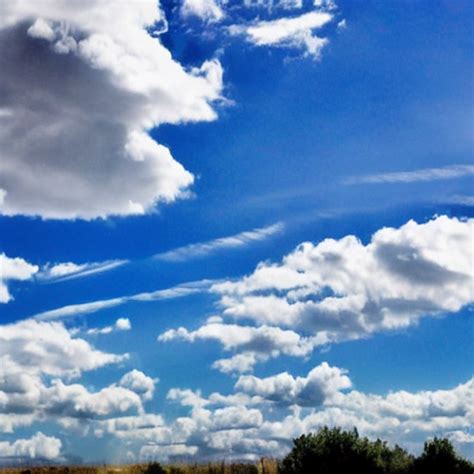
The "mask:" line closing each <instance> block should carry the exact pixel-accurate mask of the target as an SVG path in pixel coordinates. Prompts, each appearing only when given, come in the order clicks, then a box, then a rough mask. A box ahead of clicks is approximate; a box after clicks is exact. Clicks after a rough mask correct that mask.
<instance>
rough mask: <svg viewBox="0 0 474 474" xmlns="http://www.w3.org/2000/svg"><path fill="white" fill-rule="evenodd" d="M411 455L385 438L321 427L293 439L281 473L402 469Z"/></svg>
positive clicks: (373, 472)
mask: <svg viewBox="0 0 474 474" xmlns="http://www.w3.org/2000/svg"><path fill="white" fill-rule="evenodd" d="M412 462H413V459H412V458H411V456H409V455H408V454H407V453H406V452H405V451H404V450H403V449H401V448H400V447H398V446H396V447H395V448H394V449H393V450H392V449H390V447H389V446H388V445H387V443H386V442H384V441H381V440H377V441H369V440H368V439H367V438H361V437H360V436H359V433H358V432H357V430H356V429H355V428H354V430H352V431H343V430H341V429H340V428H332V429H330V428H327V427H324V428H322V429H320V430H319V431H318V432H317V433H315V434H309V435H303V436H300V437H299V438H297V439H295V440H293V449H292V450H291V452H290V453H289V454H288V456H286V458H284V459H283V461H282V462H281V464H280V468H279V472H280V474H330V473H331V474H332V473H335V472H348V473H349V472H354V473H359V472H360V473H364V474H379V473H380V474H386V473H387V474H388V473H404V472H407V470H408V468H409V467H410V466H411V463H412Z"/></svg>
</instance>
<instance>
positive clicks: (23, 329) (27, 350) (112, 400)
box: [0, 320, 155, 432]
mask: <svg viewBox="0 0 474 474" xmlns="http://www.w3.org/2000/svg"><path fill="white" fill-rule="evenodd" d="M126 358H127V354H124V355H116V354H110V353H106V352H102V351H100V350H98V349H95V348H94V347H92V346H91V345H90V344H89V343H88V342H87V341H85V340H83V339H80V338H74V337H72V335H71V333H70V332H69V331H67V329H66V328H65V327H64V326H63V325H62V324H61V323H45V322H38V321H33V320H26V321H20V322H17V323H13V324H9V325H3V326H0V431H3V432H13V431H14V430H15V429H16V428H17V427H20V426H30V425H31V424H33V423H34V422H41V421H46V420H52V421H56V422H58V423H60V424H61V425H62V426H64V427H65V428H77V427H81V425H83V426H84V427H85V428H87V426H86V425H85V423H86V422H89V421H90V420H95V419H97V418H102V417H110V416H117V415H120V414H128V413H138V414H141V413H143V405H142V401H143V400H148V399H150V398H151V397H152V395H153V389H154V383H155V381H154V380H153V379H151V378H149V377H147V376H146V375H145V374H143V373H142V372H139V371H131V372H129V373H128V374H125V375H124V376H123V377H122V379H121V380H120V382H119V383H118V384H112V385H109V386H107V387H104V388H102V389H100V390H98V391H91V390H90V389H88V388H86V387H85V386H84V385H82V384H80V383H74V384H70V383H65V382H63V380H62V379H61V377H62V378H66V379H69V378H71V377H79V376H80V375H81V374H82V372H84V371H91V370H95V369H98V368H100V367H103V366H105V365H108V364H117V363H119V362H122V361H124V360H125V359H126Z"/></svg>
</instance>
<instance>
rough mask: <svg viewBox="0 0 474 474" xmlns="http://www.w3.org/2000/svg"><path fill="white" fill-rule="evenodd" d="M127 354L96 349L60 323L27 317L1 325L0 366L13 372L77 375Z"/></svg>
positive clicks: (112, 362)
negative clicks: (73, 334) (26, 318)
mask: <svg viewBox="0 0 474 474" xmlns="http://www.w3.org/2000/svg"><path fill="white" fill-rule="evenodd" d="M127 357H128V356H127V355H126V354H125V355H117V354H111V353H107V352H102V351H99V350H97V349H95V348H94V347H93V346H91V345H90V344H89V343H88V342H87V341H85V340H84V339H80V338H74V337H72V336H71V334H70V333H69V331H68V330H67V329H66V328H65V327H64V326H63V324H61V323H59V322H40V321H34V320H31V319H28V320H24V321H19V322H16V323H11V324H5V325H0V367H2V368H3V369H5V370H6V369H7V368H9V370H10V371H14V372H16V373H29V374H40V373H42V374H45V375H49V376H53V377H54V376H64V377H77V376H79V375H80V374H81V373H82V372H83V371H89V370H94V369H97V368H99V367H103V366H105V365H109V364H117V363H119V362H122V361H124V360H126V359H127Z"/></svg>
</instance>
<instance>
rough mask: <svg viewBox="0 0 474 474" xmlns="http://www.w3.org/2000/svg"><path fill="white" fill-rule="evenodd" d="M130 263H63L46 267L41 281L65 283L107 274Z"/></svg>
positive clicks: (42, 270)
mask: <svg viewBox="0 0 474 474" xmlns="http://www.w3.org/2000/svg"><path fill="white" fill-rule="evenodd" d="M126 263H128V260H106V261H104V262H92V263H81V264H77V263H74V262H63V263H57V264H54V265H51V264H49V265H45V266H44V267H43V268H42V269H41V271H40V272H39V273H38V275H37V277H38V279H39V280H45V281H53V282H56V281H64V280H72V279H75V278H82V277H86V276H89V275H94V274H96V273H102V272H107V271H109V270H113V269H114V268H117V267H120V266H122V265H124V264H126Z"/></svg>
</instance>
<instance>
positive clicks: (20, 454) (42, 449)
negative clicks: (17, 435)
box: [0, 432, 62, 460]
mask: <svg viewBox="0 0 474 474" xmlns="http://www.w3.org/2000/svg"><path fill="white" fill-rule="evenodd" d="M61 447H62V443H61V440H59V439H58V438H55V437H54V436H46V435H44V434H43V433H41V432H38V433H36V434H35V435H34V436H32V437H31V438H30V439H17V440H16V441H14V442H12V443H9V442H8V441H0V459H1V458H20V459H25V460H27V459H41V458H43V459H48V460H54V459H57V458H58V457H59V456H60V454H61Z"/></svg>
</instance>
